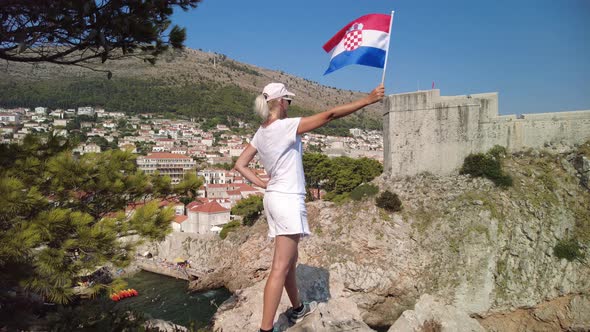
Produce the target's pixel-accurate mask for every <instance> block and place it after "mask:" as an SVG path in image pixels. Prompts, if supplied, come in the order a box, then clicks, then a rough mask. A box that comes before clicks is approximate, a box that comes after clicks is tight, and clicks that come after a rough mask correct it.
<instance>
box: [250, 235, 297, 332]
mask: <svg viewBox="0 0 590 332" xmlns="http://www.w3.org/2000/svg"><path fill="white" fill-rule="evenodd" d="M299 237H300V236H299V234H297V235H279V236H277V237H276V238H275V252H274V256H273V259H272V267H271V270H270V275H269V276H268V279H267V280H266V286H265V287H264V305H263V309H262V323H261V324H260V327H261V328H262V329H265V330H270V329H272V327H273V322H274V318H275V314H276V313H277V308H278V307H279V303H280V301H281V295H282V294H283V287H285V281H286V279H287V276H288V275H289V271H290V270H291V269H292V266H293V265H294V263H295V262H296V260H297V245H298V244H299ZM293 274H294V271H293ZM295 287H296V285H295ZM289 292H291V293H292V289H291V290H289ZM289 297H291V295H289Z"/></svg>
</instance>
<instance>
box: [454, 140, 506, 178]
mask: <svg viewBox="0 0 590 332" xmlns="http://www.w3.org/2000/svg"><path fill="white" fill-rule="evenodd" d="M505 154H506V150H505V149H504V148H503V147H501V146H494V147H493V148H492V149H491V150H490V151H488V152H487V153H485V154H483V153H476V154H470V155H468V156H467V157H466V158H465V161H464V162H463V166H462V167H461V170H460V173H461V174H469V175H471V176H474V177H486V178H488V179H490V180H492V182H494V184H496V185H497V186H498V187H503V188H506V187H510V186H512V177H510V175H508V174H505V173H504V171H503V170H502V158H503V156H504V155H505Z"/></svg>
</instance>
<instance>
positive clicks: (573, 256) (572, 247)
mask: <svg viewBox="0 0 590 332" xmlns="http://www.w3.org/2000/svg"><path fill="white" fill-rule="evenodd" d="M553 255H555V257H557V258H560V259H564V258H565V259H566V260H567V261H568V262H572V261H574V260H578V261H583V259H584V257H585V255H584V251H583V249H582V247H581V246H580V243H579V242H578V241H577V240H575V239H569V240H559V241H558V242H557V244H556V245H555V247H553Z"/></svg>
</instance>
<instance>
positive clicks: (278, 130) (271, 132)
mask: <svg viewBox="0 0 590 332" xmlns="http://www.w3.org/2000/svg"><path fill="white" fill-rule="evenodd" d="M299 121H301V118H286V119H282V120H276V121H275V122H273V123H271V124H270V125H269V126H267V127H266V128H263V127H260V128H258V131H256V134H254V138H252V141H251V142H250V144H251V145H252V146H253V147H254V148H256V150H257V151H258V154H259V156H260V161H261V162H262V165H263V166H264V169H265V170H266V173H268V175H269V176H270V181H269V182H268V185H267V186H266V191H276V192H282V193H286V194H303V195H305V176H304V175H303V160H302V156H303V146H302V144H301V136H299V135H297V127H298V126H299Z"/></svg>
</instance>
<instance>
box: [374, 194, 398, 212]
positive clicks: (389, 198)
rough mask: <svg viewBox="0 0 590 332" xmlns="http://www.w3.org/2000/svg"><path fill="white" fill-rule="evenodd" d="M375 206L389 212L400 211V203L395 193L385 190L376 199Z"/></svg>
mask: <svg viewBox="0 0 590 332" xmlns="http://www.w3.org/2000/svg"><path fill="white" fill-rule="evenodd" d="M375 203H376V205H377V206H378V207H380V208H382V209H385V210H387V211H390V212H398V211H401V210H402V201H401V200H400V199H399V196H398V195H397V194H396V193H392V192H391V191H389V190H385V191H384V192H382V193H381V195H379V196H378V197H377V200H376V202H375Z"/></svg>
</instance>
